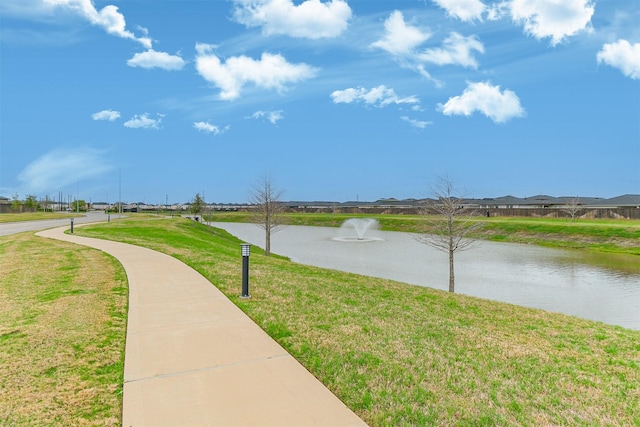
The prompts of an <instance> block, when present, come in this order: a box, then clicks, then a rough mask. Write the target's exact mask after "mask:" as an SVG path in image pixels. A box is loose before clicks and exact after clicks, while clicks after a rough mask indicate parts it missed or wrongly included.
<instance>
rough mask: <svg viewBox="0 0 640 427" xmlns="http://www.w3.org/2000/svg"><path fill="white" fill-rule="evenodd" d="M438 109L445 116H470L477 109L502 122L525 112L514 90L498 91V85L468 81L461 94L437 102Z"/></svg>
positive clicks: (495, 120)
mask: <svg viewBox="0 0 640 427" xmlns="http://www.w3.org/2000/svg"><path fill="white" fill-rule="evenodd" d="M438 110H439V111H441V112H442V113H443V114H444V115H447V116H450V115H465V116H470V115H472V114H473V112H474V111H479V112H480V113H482V114H484V115H485V116H487V117H489V118H490V119H491V120H493V121H494V122H496V123H504V122H506V121H508V120H510V119H512V118H515V117H522V116H524V114H525V111H524V109H523V108H522V106H521V105H520V99H519V98H518V96H517V95H516V94H515V93H514V92H512V91H510V90H504V91H503V92H500V86H493V85H491V83H488V82H487V83H483V82H477V83H469V84H468V85H467V88H466V89H465V90H464V92H463V93H462V95H460V96H454V97H453V98H449V100H448V101H447V102H446V103H445V104H444V105H443V104H439V105H438Z"/></svg>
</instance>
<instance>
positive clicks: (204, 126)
mask: <svg viewBox="0 0 640 427" xmlns="http://www.w3.org/2000/svg"><path fill="white" fill-rule="evenodd" d="M193 127H194V128H196V129H197V130H199V131H200V132H204V133H212V134H214V135H220V134H221V133H224V132H226V131H227V130H229V128H230V127H229V126H228V125H227V126H225V127H224V128H221V127H220V126H217V125H212V124H210V123H209V122H195V123H193Z"/></svg>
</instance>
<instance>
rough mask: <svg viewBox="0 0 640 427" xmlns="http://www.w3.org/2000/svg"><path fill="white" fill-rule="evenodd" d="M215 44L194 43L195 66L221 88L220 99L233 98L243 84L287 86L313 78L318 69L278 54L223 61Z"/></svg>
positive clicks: (267, 86)
mask: <svg viewBox="0 0 640 427" xmlns="http://www.w3.org/2000/svg"><path fill="white" fill-rule="evenodd" d="M214 48H215V46H212V45H207V44H201V43H198V44H196V51H197V55H196V70H197V71H198V73H199V74H200V75H201V76H202V77H203V78H204V79H205V80H207V81H208V82H210V83H212V84H213V85H214V86H216V87H218V88H220V90H221V92H220V99H223V100H233V99H236V98H238V97H239V96H240V91H241V90H242V88H243V87H244V86H245V85H246V84H249V83H251V84H254V85H255V86H257V87H259V88H263V89H276V90H278V91H280V92H282V91H284V90H286V85H287V84H289V83H296V82H300V81H302V80H305V79H309V78H312V77H314V76H315V75H316V73H317V70H316V69H315V68H314V67H311V66H309V65H307V64H304V63H301V64H291V63H289V62H287V60H286V59H285V58H284V57H283V56H281V55H274V54H270V53H263V54H262V57H261V58H260V59H259V60H255V59H253V58H249V57H247V56H244V55H241V56H234V57H231V58H229V59H227V61H226V62H225V63H222V61H221V60H220V58H218V57H217V56H216V55H215V54H214V53H213V52H212V50H213V49H214Z"/></svg>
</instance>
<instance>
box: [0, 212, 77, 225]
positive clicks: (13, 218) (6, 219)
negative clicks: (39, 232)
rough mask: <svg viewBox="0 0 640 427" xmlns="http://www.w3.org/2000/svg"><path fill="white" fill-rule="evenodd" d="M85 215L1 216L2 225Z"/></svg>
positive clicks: (31, 213) (14, 214)
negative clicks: (4, 223)
mask: <svg viewBox="0 0 640 427" xmlns="http://www.w3.org/2000/svg"><path fill="white" fill-rule="evenodd" d="M83 215H84V214H75V213H66V212H25V213H3V214H0V224H1V223H3V222H19V221H39V220H43V219H60V218H73V217H77V216H83Z"/></svg>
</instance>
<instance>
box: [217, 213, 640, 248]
mask: <svg viewBox="0 0 640 427" xmlns="http://www.w3.org/2000/svg"><path fill="white" fill-rule="evenodd" d="M365 216H366V217H369V218H376V219H377V220H378V221H379V223H380V228H381V229H382V230H387V231H404V232H410V233H416V232H428V231H429V230H428V229H426V228H425V225H424V224H425V221H424V217H421V216H418V215H349V214H326V213H322V214H309V213H304V214H287V215H285V217H284V221H285V223H286V224H290V225H316V226H324V227H340V225H341V224H342V223H343V222H344V221H345V220H346V219H348V218H354V217H365ZM212 220H213V221H220V222H225V221H231V222H249V221H250V217H249V214H247V213H245V212H233V213H226V212H222V213H217V212H216V213H214V214H213V217H212ZM477 220H478V221H479V222H482V223H483V224H484V227H483V228H482V229H481V230H480V231H479V232H478V233H476V235H475V236H474V237H477V238H479V239H485V240H492V241H499V242H514V243H533V244H538V245H543V246H551V247H562V248H571V249H591V250H599V251H607V252H615V253H627V254H633V255H640V221H637V220H578V221H576V222H575V223H573V222H571V221H570V220H566V219H556V218H522V217H491V218H485V217H478V219H477Z"/></svg>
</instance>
